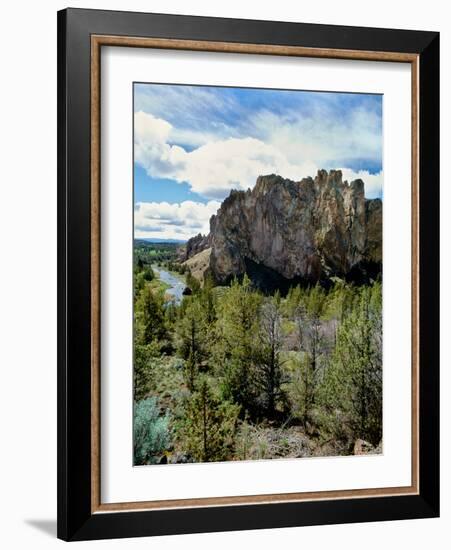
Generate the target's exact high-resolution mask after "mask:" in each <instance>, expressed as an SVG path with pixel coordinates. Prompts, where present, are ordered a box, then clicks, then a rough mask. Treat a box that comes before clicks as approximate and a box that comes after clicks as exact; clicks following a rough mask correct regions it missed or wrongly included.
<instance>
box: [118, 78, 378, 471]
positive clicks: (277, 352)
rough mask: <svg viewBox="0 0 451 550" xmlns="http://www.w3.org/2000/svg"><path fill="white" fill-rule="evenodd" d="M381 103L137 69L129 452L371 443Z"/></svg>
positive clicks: (337, 449) (185, 455)
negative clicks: (164, 78)
mask: <svg viewBox="0 0 451 550" xmlns="http://www.w3.org/2000/svg"><path fill="white" fill-rule="evenodd" d="M382 119H383V95H382V94H364V93H344V92H333V91H330V92H323V91H321V92H320V91H314V90H282V89H280V90H279V89H260V88H238V87H215V86H202V85H189V84H186V85H185V84H176V85H174V84H154V83H151V82H148V83H147V82H134V83H133V162H134V166H133V172H134V178H133V197H134V200H133V208H134V213H133V219H134V239H133V266H130V269H133V283H134V285H133V312H134V316H133V323H134V326H133V334H134V343H133V371H134V372H133V464H134V465H135V466H144V465H162V464H167V465H175V464H188V463H199V462H227V461H240V460H270V459H302V458H308V457H335V456H348V455H369V454H381V453H383V430H382V425H383V422H382V421H383V415H382V389H383V388H382V379H383V376H382V373H383V360H382V359H383V354H382V342H383V323H382V319H383V300H382V295H383V293H382V285H383V282H382V271H383V266H382V247H383V243H382V209H383V207H382V205H383V125H382ZM124 185H127V182H124Z"/></svg>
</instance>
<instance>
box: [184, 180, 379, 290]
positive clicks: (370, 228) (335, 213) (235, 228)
mask: <svg viewBox="0 0 451 550" xmlns="http://www.w3.org/2000/svg"><path fill="white" fill-rule="evenodd" d="M194 239H195V240H196V242H195V243H191V244H190V241H188V243H187V252H188V250H192V249H196V250H197V249H198V248H199V246H198V245H200V247H204V248H207V246H208V247H211V255H210V270H211V272H212V274H213V276H214V277H215V278H216V280H217V281H218V282H219V283H226V282H228V281H229V280H230V279H231V278H232V277H233V276H235V275H236V276H241V275H243V274H244V273H248V274H249V276H250V277H251V279H253V280H254V282H256V284H257V285H258V286H260V287H262V288H265V287H277V286H280V284H281V283H283V282H292V281H293V280H299V281H303V282H316V281H320V282H324V283H327V281H329V280H330V277H332V276H339V277H344V278H347V279H348V280H355V281H357V282H360V281H361V282H363V281H365V280H367V279H368V278H370V277H374V276H376V275H377V274H378V273H380V271H381V266H382V202H381V201H380V200H379V199H374V200H367V199H365V196H364V183H363V181H362V180H355V181H353V182H351V183H350V184H348V183H347V182H343V180H342V174H341V172H340V171H335V170H332V171H330V172H329V173H328V172H326V171H325V170H320V171H319V172H318V174H317V176H316V177H315V179H312V178H305V179H303V180H302V181H300V182H294V181H291V180H287V179H283V178H281V177H280V176H275V175H270V176H260V177H259V178H258V179H257V183H256V185H255V187H254V188H253V189H252V190H247V191H245V192H244V191H232V192H231V193H230V196H229V197H228V198H226V199H225V200H224V202H223V203H222V205H221V208H220V209H219V210H218V213H217V215H216V216H212V218H211V220H210V235H209V236H208V237H206V238H204V240H203V242H200V239H199V236H198V237H195V238H194ZM194 245H197V246H194ZM199 251H200V250H199Z"/></svg>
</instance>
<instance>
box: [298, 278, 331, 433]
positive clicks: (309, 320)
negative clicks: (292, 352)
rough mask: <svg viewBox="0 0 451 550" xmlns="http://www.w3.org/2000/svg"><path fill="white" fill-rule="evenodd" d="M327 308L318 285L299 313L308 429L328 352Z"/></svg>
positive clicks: (303, 401) (299, 337)
mask: <svg viewBox="0 0 451 550" xmlns="http://www.w3.org/2000/svg"><path fill="white" fill-rule="evenodd" d="M325 304H326V294H325V291H324V290H323V289H322V288H321V287H320V286H319V285H316V286H314V287H312V288H311V289H310V290H309V292H308V293H306V294H305V295H304V297H303V300H302V301H301V302H300V304H299V306H298V309H297V311H296V313H295V322H296V325H297V336H298V348H299V351H300V352H303V353H304V354H305V355H304V356H303V358H302V361H301V363H300V369H299V371H300V372H302V377H303V381H302V399H301V401H302V405H301V408H302V419H303V422H304V426H306V425H307V422H308V421H309V420H311V419H312V410H313V406H314V403H315V398H316V393H317V387H318V381H319V364H320V358H321V355H322V353H323V351H324V349H323V346H324V338H323V334H322V324H321V317H322V315H323V313H324V308H325ZM299 371H298V375H299Z"/></svg>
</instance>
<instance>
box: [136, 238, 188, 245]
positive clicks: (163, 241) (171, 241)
mask: <svg viewBox="0 0 451 550" xmlns="http://www.w3.org/2000/svg"><path fill="white" fill-rule="evenodd" d="M139 241H142V242H145V243H158V244H184V243H186V241H183V240H180V239H157V238H143V237H139V238H136V239H135V242H139Z"/></svg>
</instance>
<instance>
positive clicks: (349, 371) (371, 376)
mask: <svg viewBox="0 0 451 550" xmlns="http://www.w3.org/2000/svg"><path fill="white" fill-rule="evenodd" d="M381 305H382V298H381V288H380V285H378V286H376V285H375V286H373V287H372V288H368V287H365V288H362V289H361V290H360V292H359V295H358V298H357V301H356V303H355V306H354V307H353V309H352V311H351V312H350V313H349V314H348V315H347V317H346V318H345V320H344V321H343V323H342V325H341V326H340V328H339V329H338V332H337V342H336V346H335V350H334V353H333V356H332V360H331V365H330V367H329V369H328V370H327V372H326V375H325V377H324V382H323V385H322V391H321V393H322V402H323V404H324V406H325V407H326V408H329V410H330V411H331V415H332V417H337V414H338V411H341V413H342V414H343V417H344V418H345V419H346V422H347V425H348V429H349V430H350V434H351V438H352V439H357V438H360V439H364V440H367V441H369V442H370V443H372V444H373V445H377V444H378V443H379V442H380V439H381V437H382V337H381V336H382V310H381ZM338 428H339V429H341V427H338Z"/></svg>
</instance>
